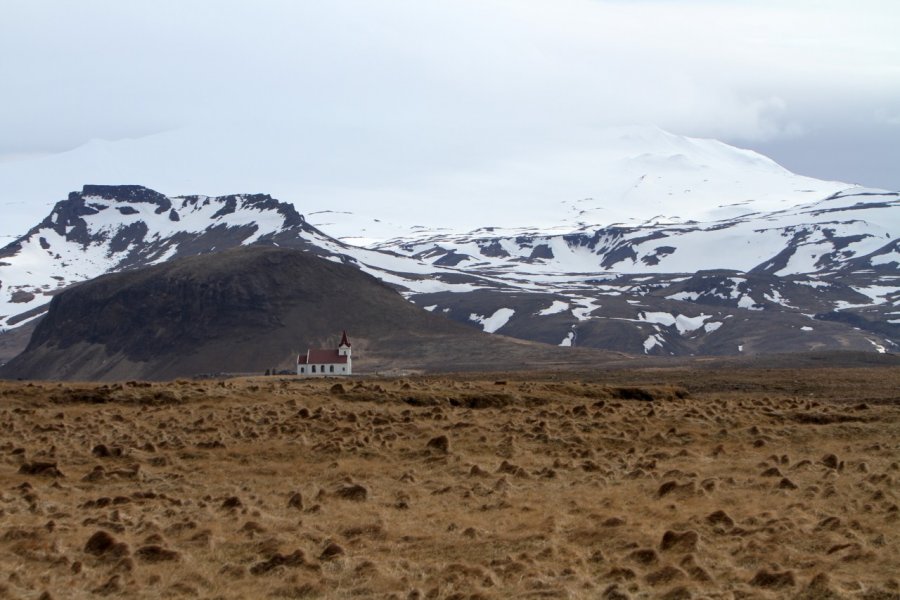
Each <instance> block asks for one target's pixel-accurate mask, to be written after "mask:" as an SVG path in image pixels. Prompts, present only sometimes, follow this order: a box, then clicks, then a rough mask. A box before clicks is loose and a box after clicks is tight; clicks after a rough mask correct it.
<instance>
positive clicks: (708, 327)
mask: <svg viewBox="0 0 900 600" xmlns="http://www.w3.org/2000/svg"><path fill="white" fill-rule="evenodd" d="M721 326H722V323H721V321H710V322H709V323H705V324H704V325H703V331H705V332H706V333H712V332H713V331H716V330H718V329H719V327H721Z"/></svg>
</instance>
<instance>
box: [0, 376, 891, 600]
mask: <svg viewBox="0 0 900 600" xmlns="http://www.w3.org/2000/svg"><path fill="white" fill-rule="evenodd" d="M0 432H2V436H0V457H2V461H0V598H23V599H26V598H27V599H31V598H42V599H45V600H46V599H47V598H57V599H59V598H93V597H98V596H99V597H102V596H106V597H113V598H115V597H122V598H159V597H165V598H171V597H188V598H191V597H196V598H266V597H272V598H304V597H310V598H320V597H321V598H344V597H360V598H366V597H379V598H444V599H449V598H454V599H462V598H509V597H520V598H670V599H676V598H729V599H731V598H784V597H787V598H809V599H813V598H865V599H868V600H875V599H885V598H900V575H898V574H900V521H898V519H900V508H898V503H900V500H898V494H900V435H898V434H900V369H898V368H897V367H889V366H887V367H855V368H839V367H831V368H803V369H790V368H771V369H766V368H760V367H757V368H746V369H744V368H725V367H720V368H715V367H714V366H710V367H702V366H701V365H700V364H699V363H698V364H695V365H690V366H679V367H672V368H652V369H648V368H640V369H598V370H594V371H585V372H568V373H566V372H545V373H528V374H525V373H494V374H461V375H441V376H437V375H435V376H421V377H413V378H410V377H407V378H404V379H399V378H395V379H379V378H370V377H354V378H352V379H344V380H335V379H329V380H314V381H311V380H306V381H301V380H297V379H294V378H289V377H258V378H243V379H227V380H202V381H201V380H197V381H194V380H179V381H173V382H167V383H152V384H151V383H145V382H137V381H132V382H122V383H117V384H104V385H101V384H87V383H85V384H73V383H66V384H57V383H48V382H32V383H28V382H2V383H0Z"/></svg>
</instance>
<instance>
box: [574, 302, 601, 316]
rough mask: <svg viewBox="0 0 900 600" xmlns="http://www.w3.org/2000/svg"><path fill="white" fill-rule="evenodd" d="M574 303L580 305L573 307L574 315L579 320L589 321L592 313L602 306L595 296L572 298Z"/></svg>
mask: <svg viewBox="0 0 900 600" xmlns="http://www.w3.org/2000/svg"><path fill="white" fill-rule="evenodd" d="M572 303H573V304H575V305H577V306H578V308H573V309H572V316H573V317H575V318H576V319H578V320H579V321H587V320H588V319H590V315H591V313H592V312H594V311H595V310H597V309H598V308H600V305H599V304H597V301H596V300H594V299H593V298H572Z"/></svg>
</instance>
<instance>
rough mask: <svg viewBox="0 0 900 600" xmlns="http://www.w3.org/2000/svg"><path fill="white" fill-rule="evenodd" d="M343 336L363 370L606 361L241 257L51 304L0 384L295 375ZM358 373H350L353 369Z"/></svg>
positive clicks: (291, 260) (187, 261)
mask: <svg viewBox="0 0 900 600" xmlns="http://www.w3.org/2000/svg"><path fill="white" fill-rule="evenodd" d="M342 329H346V330H348V331H349V332H351V335H352V336H353V339H354V350H355V351H356V352H358V356H359V359H358V360H357V361H355V363H356V365H358V368H360V369H368V370H390V369H412V370H415V369H425V370H444V371H447V370H472V369H497V368H522V367H523V366H524V367H527V366H528V365H529V364H533V365H538V366H539V365H544V366H546V365H551V366H552V365H553V364H554V363H567V362H569V361H571V360H575V361H583V363H584V364H589V363H592V362H596V361H598V360H602V359H603V358H607V357H609V356H612V355H611V354H609V353H603V352H600V351H591V350H578V351H575V352H573V351H572V349H563V348H556V347H552V346H547V345H543V344H537V343H532V342H524V341H520V340H512V339H509V338H504V337H502V336H490V335H488V334H483V333H481V332H478V331H476V330H473V329H472V328H470V327H465V326H463V325H459V324H457V323H454V322H452V321H450V320H448V319H445V318H443V317H441V316H438V315H434V314H431V313H429V312H427V311H425V310H422V309H421V308H418V307H417V306H415V305H414V304H411V303H409V302H407V301H405V300H404V299H403V298H402V297H401V296H400V295H399V294H398V293H397V292H396V291H395V290H393V289H392V288H390V287H389V286H387V285H385V284H384V283H381V282H380V281H378V280H377V279H375V278H374V277H372V276H370V275H368V274H366V273H363V272H362V271H360V270H359V269H356V268H353V267H349V266H346V265H343V264H339V263H337V262H334V261H330V260H326V259H322V258H318V257H316V256H313V255H311V254H309V253H305V252H303V251H299V250H292V249H283V248H276V247H263V246H251V247H242V248H237V249H232V250H227V251H223V252H217V253H213V254H205V255H201V256H193V257H187V258H183V259H178V260H174V261H171V262H167V263H164V264H161V265H156V266H152V267H146V268H143V269H138V270H133V271H127V272H122V273H115V274H110V275H104V276H101V277H98V278H97V279H94V280H92V281H88V282H85V283H83V284H80V285H77V286H74V287H72V288H70V289H68V290H66V291H65V292H63V293H61V294H59V295H57V296H56V297H55V298H54V299H53V301H52V303H51V305H50V309H49V312H48V314H47V316H46V317H45V318H44V319H43V320H42V321H41V323H40V324H39V325H38V326H37V328H36V329H35V331H34V335H33V336H32V338H31V341H30V343H29V345H28V347H27V348H26V350H25V351H24V352H23V353H22V354H21V355H19V356H18V357H16V358H15V359H13V360H12V361H10V362H9V363H8V364H7V365H6V366H5V367H3V369H2V370H0V376H2V377H7V378H28V379H69V380H110V379H128V378H136V377H138V378H147V379H169V378H174V377H183V376H195V375H198V374H203V373H222V372H232V373H233V372H259V373H261V372H263V371H265V370H267V369H292V368H293V365H294V361H295V359H296V356H297V353H298V352H300V351H305V350H306V348H307V345H311V346H321V347H327V346H328V344H332V345H334V344H336V341H337V339H336V336H337V335H340V331H341V330H342ZM356 365H355V366H356Z"/></svg>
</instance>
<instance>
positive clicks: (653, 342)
mask: <svg viewBox="0 0 900 600" xmlns="http://www.w3.org/2000/svg"><path fill="white" fill-rule="evenodd" d="M664 341H665V340H664V339H663V337H662V335H660V334H658V333H654V334H653V335H651V336H650V337H648V338H647V339H646V340H644V354H649V353H650V351H651V350H653V348H655V347H656V346H659V347H660V348H661V347H662V345H663V342H664Z"/></svg>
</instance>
